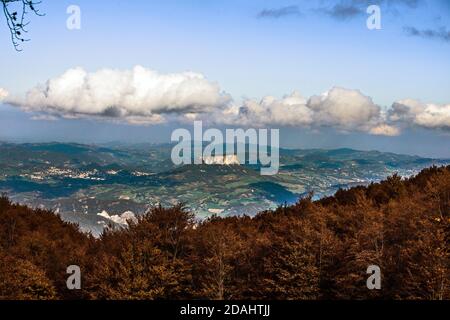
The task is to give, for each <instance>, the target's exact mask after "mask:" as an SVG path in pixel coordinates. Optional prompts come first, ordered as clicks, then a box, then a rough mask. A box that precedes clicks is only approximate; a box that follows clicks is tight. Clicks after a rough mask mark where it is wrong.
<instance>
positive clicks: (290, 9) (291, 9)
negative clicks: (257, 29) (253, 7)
mask: <svg viewBox="0 0 450 320" xmlns="http://www.w3.org/2000/svg"><path fill="white" fill-rule="evenodd" d="M300 14H301V13H300V9H299V8H298V7H297V6H287V7H282V8H277V9H264V10H262V11H261V12H259V13H258V15H257V17H258V18H281V17H286V16H299V15H300Z"/></svg>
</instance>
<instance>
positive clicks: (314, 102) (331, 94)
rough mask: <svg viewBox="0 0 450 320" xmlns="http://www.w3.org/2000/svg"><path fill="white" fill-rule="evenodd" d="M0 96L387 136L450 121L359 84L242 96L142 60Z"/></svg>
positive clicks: (158, 117)
mask: <svg viewBox="0 0 450 320" xmlns="http://www.w3.org/2000/svg"><path fill="white" fill-rule="evenodd" d="M0 97H1V99H3V100H4V103H8V104H10V105H13V106H16V107H18V108H21V109H22V110H24V111H26V112H30V113H31V114H32V117H31V119H33V120H41V121H52V120H53V121H54V120H57V119H59V118H66V119H79V118H89V119H95V120H105V119H106V120H108V121H114V122H126V123H129V124H134V125H148V124H157V123H167V122H179V121H189V122H190V121H193V120H203V121H205V122H206V123H208V124H218V125H230V126H243V127H274V126H276V127H298V128H307V129H311V130H320V129H321V128H324V127H325V128H333V129H335V130H338V131H341V132H362V133H367V134H372V135H385V136H396V135H399V134H400V129H401V128H403V127H407V126H419V127H424V128H429V129H438V130H441V129H444V130H449V129H450V105H439V104H431V103H428V104H425V103H422V102H420V101H417V100H413V99H405V100H400V101H397V102H395V103H394V104H393V105H392V106H391V108H390V109H388V110H383V109H382V108H381V107H380V106H378V105H377V104H375V103H374V102H373V100H372V98H371V97H369V96H367V95H365V94H363V93H362V92H360V91H359V90H353V89H346V88H341V87H334V88H332V89H330V90H328V91H326V92H325V93H323V94H321V95H314V96H312V97H310V98H305V97H303V96H302V95H301V94H300V93H299V92H297V91H295V92H293V93H291V94H288V95H285V96H284V97H282V98H277V97H273V96H266V97H264V98H262V99H260V100H256V99H245V100H244V101H242V102H241V103H238V102H235V101H233V99H232V97H231V96H230V95H229V94H227V93H225V92H224V91H223V90H222V89H221V88H220V87H219V86H218V85H217V84H216V83H214V82H210V81H208V80H207V79H206V78H205V77H204V76H203V75H201V74H199V73H193V72H186V73H174V74H161V73H158V72H156V71H153V70H150V69H146V68H143V67H140V66H137V67H135V68H133V69H132V70H128V71H119V70H111V69H103V70H100V71H97V72H93V73H88V72H86V71H85V70H84V69H82V68H74V69H69V70H67V71H66V72H65V73H64V74H62V75H61V76H59V77H56V78H53V79H50V80H48V81H47V82H46V84H45V85H42V86H36V87H34V88H32V89H31V90H29V91H28V92H27V93H26V95H24V96H23V97H12V96H9V95H8V93H7V91H6V90H5V89H0Z"/></svg>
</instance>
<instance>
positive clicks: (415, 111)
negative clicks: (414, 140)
mask: <svg viewBox="0 0 450 320" xmlns="http://www.w3.org/2000/svg"><path fill="white" fill-rule="evenodd" d="M389 119H390V120H391V121H397V122H402V123H403V124H405V125H410V126H411V125H416V126H420V127H423V128H428V129H444V130H450V104H447V105H445V104H432V103H422V102H420V101H417V100H413V99H405V100H400V101H397V102H395V103H394V104H393V105H392V108H391V110H390V111H389Z"/></svg>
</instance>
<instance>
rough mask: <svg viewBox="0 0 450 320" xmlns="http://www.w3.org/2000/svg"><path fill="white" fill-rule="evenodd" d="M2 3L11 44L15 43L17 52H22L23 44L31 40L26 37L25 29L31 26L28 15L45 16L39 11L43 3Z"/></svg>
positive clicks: (23, 0)
mask: <svg viewBox="0 0 450 320" xmlns="http://www.w3.org/2000/svg"><path fill="white" fill-rule="evenodd" d="M0 2H1V5H2V8H3V14H4V16H5V18H6V23H7V25H8V28H9V31H10V34H11V42H12V43H13V45H14V48H15V49H16V51H22V49H21V48H20V46H21V44H22V43H23V42H25V41H29V40H30V39H27V38H25V36H24V35H25V34H26V33H27V32H28V31H27V29H26V28H25V27H26V26H27V25H28V24H29V21H26V20H25V19H26V16H27V14H28V13H34V14H35V15H37V16H43V15H44V14H41V13H40V12H39V10H38V9H37V6H38V5H39V4H40V3H41V1H34V0H0Z"/></svg>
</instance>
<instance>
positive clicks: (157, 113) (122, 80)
mask: <svg viewBox="0 0 450 320" xmlns="http://www.w3.org/2000/svg"><path fill="white" fill-rule="evenodd" d="M229 100H230V97H229V96H228V95H226V94H224V93H222V92H221V91H220V88H219V86H218V85H217V84H216V83H212V82H210V81H208V80H207V79H206V78H205V77H204V76H203V75H201V74H199V73H193V72H185V73H177V74H160V73H158V72H156V71H153V70H150V69H146V68H144V67H141V66H136V67H134V68H133V69H132V70H126V71H120V70H112V69H103V70H99V71H97V72H93V73H88V72H87V71H85V70H84V69H82V68H73V69H69V70H67V71H66V72H65V73H64V74H62V75H61V76H59V77H57V78H54V79H50V80H48V81H47V83H46V84H45V85H43V86H36V87H34V88H33V89H31V90H30V91H28V93H27V94H26V97H25V98H24V99H17V98H14V99H9V100H8V101H7V102H8V103H10V104H12V105H14V106H18V107H20V108H22V109H24V110H25V111H28V112H38V113H47V114H50V115H53V116H59V117H69V118H84V117H89V118H91V117H94V118H95V117H98V118H106V119H111V120H118V121H123V120H124V121H129V122H130V123H139V124H143V123H160V122H164V121H165V117H166V116H167V115H172V116H174V117H176V116H177V115H181V116H182V115H183V114H186V113H194V114H199V113H204V112H211V111H212V110H214V109H217V108H221V107H223V106H224V105H225V104H226V103H227V102H228V101H229Z"/></svg>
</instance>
